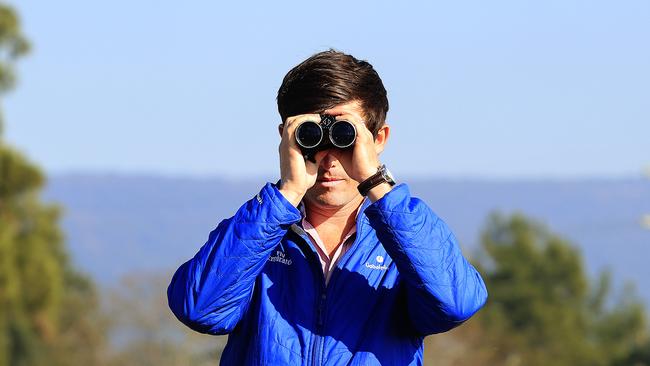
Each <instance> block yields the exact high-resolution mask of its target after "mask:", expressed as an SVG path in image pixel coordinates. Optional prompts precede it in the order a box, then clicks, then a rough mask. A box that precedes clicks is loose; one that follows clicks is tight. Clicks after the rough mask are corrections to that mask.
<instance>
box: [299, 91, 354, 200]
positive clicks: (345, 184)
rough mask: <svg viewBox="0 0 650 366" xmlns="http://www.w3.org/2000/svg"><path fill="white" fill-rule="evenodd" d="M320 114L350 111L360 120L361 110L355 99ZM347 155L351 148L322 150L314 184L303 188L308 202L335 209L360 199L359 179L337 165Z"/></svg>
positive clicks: (339, 164)
mask: <svg viewBox="0 0 650 366" xmlns="http://www.w3.org/2000/svg"><path fill="white" fill-rule="evenodd" d="M322 114H329V115H332V116H340V115H344V114H350V115H353V116H355V117H356V118H357V119H358V120H360V121H361V120H363V110H362V108H361V105H360V104H359V103H358V102H349V103H345V104H339V105H337V106H336V107H334V108H331V109H328V110H326V111H324V112H323V113H322ZM348 155H349V156H348ZM351 155H352V149H345V150H341V149H337V148H331V149H328V150H325V156H324V157H323V159H322V160H321V161H320V164H319V165H318V176H317V178H316V184H314V186H313V187H311V188H310V189H309V190H308V191H307V193H306V194H305V197H304V200H305V201H306V203H307V204H308V205H316V206H319V207H324V208H336V207H343V206H345V205H348V204H354V203H355V202H356V201H359V200H361V195H360V194H359V191H358V189H357V186H358V185H359V183H360V182H357V181H355V180H353V179H352V178H350V177H349V176H348V175H347V173H346V172H345V169H343V166H342V165H341V159H346V158H347V159H346V161H350V160H351V159H350V157H351Z"/></svg>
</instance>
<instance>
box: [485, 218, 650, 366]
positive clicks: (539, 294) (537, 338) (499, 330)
mask: <svg viewBox="0 0 650 366" xmlns="http://www.w3.org/2000/svg"><path fill="white" fill-rule="evenodd" d="M482 250H483V252H482V255H481V257H480V258H479V261H478V263H479V266H478V267H479V270H480V271H481V273H482V274H483V276H484V278H485V281H486V284H487V287H488V291H489V293H490V300H489V302H488V305H487V306H486V308H485V309H484V311H483V312H482V313H481V314H480V316H479V317H478V319H480V322H481V326H482V332H483V336H484V337H483V338H482V339H481V344H482V346H483V348H487V349H488V350H489V351H488V352H487V353H486V354H484V355H483V357H484V358H485V359H486V360H484V362H486V363H489V364H503V365H610V364H613V363H614V362H616V360H619V359H623V358H625V357H627V355H629V354H630V353H631V352H632V350H634V349H635V348H636V347H638V346H639V345H640V344H641V343H640V342H642V341H643V340H645V339H647V328H646V322H645V314H644V308H643V306H642V304H641V302H640V301H639V300H638V299H637V298H636V296H635V295H634V292H633V291H632V290H631V289H628V290H626V291H625V292H624V293H623V294H622V295H621V296H620V298H619V299H618V300H616V299H611V296H610V295H611V291H610V283H611V279H610V275H609V273H607V272H605V273H603V274H602V275H601V276H600V278H599V280H598V281H597V283H596V284H595V285H590V283H589V280H588V278H587V275H586V274H585V271H584V268H583V263H582V258H581V255H580V253H579V252H578V251H577V249H575V248H574V247H573V246H572V245H571V244H570V243H569V242H568V241H566V240H565V239H562V238H560V237H559V236H557V235H555V234H553V233H551V232H549V231H548V230H547V229H546V228H545V227H543V226H542V225H541V224H539V223H536V222H533V221H531V220H529V219H527V218H525V217H524V216H523V215H521V214H514V215H512V216H511V217H509V218H505V217H503V216H501V215H499V214H493V215H491V216H490V218H489V219H488V224H487V227H486V229H485V230H484V232H483V234H482ZM608 304H609V306H608Z"/></svg>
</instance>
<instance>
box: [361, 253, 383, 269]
mask: <svg viewBox="0 0 650 366" xmlns="http://www.w3.org/2000/svg"><path fill="white" fill-rule="evenodd" d="M375 261H376V263H368V262H366V268H370V269H377V270H380V271H385V270H387V269H388V266H386V265H384V264H383V263H384V257H383V256H381V255H378V256H377V257H376V258H375Z"/></svg>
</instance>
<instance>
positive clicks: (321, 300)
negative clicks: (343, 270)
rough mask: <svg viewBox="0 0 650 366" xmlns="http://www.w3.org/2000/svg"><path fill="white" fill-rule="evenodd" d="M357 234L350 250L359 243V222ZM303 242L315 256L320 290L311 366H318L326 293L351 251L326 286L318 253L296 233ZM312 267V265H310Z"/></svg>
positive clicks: (339, 264)
mask: <svg viewBox="0 0 650 366" xmlns="http://www.w3.org/2000/svg"><path fill="white" fill-rule="evenodd" d="M356 225H357V232H356V234H355V238H354V243H353V244H352V246H351V247H350V249H352V248H353V247H354V245H355V244H357V242H358V241H359V238H360V237H361V236H360V235H359V234H360V233H361V230H360V229H361V226H362V225H361V222H360V221H357V223H356ZM296 234H297V235H298V236H299V237H300V238H301V239H302V240H303V241H304V242H305V244H307V247H308V248H309V252H310V253H311V254H310V255H312V256H316V261H314V260H312V262H315V264H316V267H317V268H315V270H316V272H317V273H318V275H317V276H316V277H317V280H316V282H317V283H316V288H318V289H320V290H319V294H318V297H317V299H318V300H317V301H318V305H317V314H316V332H315V333H314V341H313V342H312V353H311V355H312V365H313V366H318V365H319V364H322V360H321V357H320V356H321V353H322V348H323V345H324V342H325V337H323V336H321V335H320V333H322V331H323V329H324V328H325V305H326V302H327V293H328V292H329V288H330V285H331V284H332V283H333V282H334V277H336V275H337V274H338V272H340V271H339V270H337V269H338V268H339V267H340V266H341V265H342V263H344V259H347V258H348V257H349V256H350V255H352V253H351V252H352V250H348V251H347V252H345V254H344V255H343V257H341V258H340V259H339V261H338V263H337V264H336V267H335V268H334V269H333V270H334V272H333V273H332V277H330V281H329V282H328V283H327V284H326V283H325V275H324V274H323V268H322V266H321V264H320V258H319V257H318V253H316V252H314V251H313V250H311V246H310V245H309V243H310V242H311V239H310V238H309V237H307V236H303V235H302V234H299V233H296ZM312 266H313V265H312Z"/></svg>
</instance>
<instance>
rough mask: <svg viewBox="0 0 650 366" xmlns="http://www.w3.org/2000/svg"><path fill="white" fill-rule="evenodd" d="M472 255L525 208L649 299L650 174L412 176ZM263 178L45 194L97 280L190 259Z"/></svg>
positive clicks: (54, 186)
mask: <svg viewBox="0 0 650 366" xmlns="http://www.w3.org/2000/svg"><path fill="white" fill-rule="evenodd" d="M407 182H408V184H409V186H410V187H411V192H412V194H413V195H415V196H418V197H420V198H422V199H424V200H425V201H426V202H427V203H428V204H429V205H430V207H432V208H433V210H434V211H435V212H436V213H437V214H438V215H439V216H441V217H442V218H443V219H444V220H445V221H446V222H447V223H448V224H449V225H450V226H451V228H452V229H453V230H454V232H455V233H456V235H457V237H458V238H459V240H460V242H461V245H462V246H463V248H464V251H465V252H466V253H467V254H470V255H471V253H472V251H473V249H475V248H476V247H477V245H478V242H479V238H478V236H479V232H480V230H481V228H482V226H483V224H484V222H485V218H486V216H487V215H488V213H489V212H491V211H493V210H500V211H501V212H504V213H510V212H513V211H521V212H523V213H525V214H526V215H528V216H530V217H532V218H535V219H537V220H539V221H542V222H544V223H546V224H547V225H548V226H549V227H550V228H551V229H552V230H553V231H555V232H557V233H560V234H561V235H563V236H564V237H567V238H569V239H570V240H572V241H573V242H574V243H575V245H576V246H578V247H579V248H580V249H581V251H582V253H583V255H584V258H585V261H586V264H587V269H588V271H589V272H590V273H591V274H592V275H593V274H594V273H596V272H597V271H599V270H601V269H604V268H606V267H609V268H611V269H612V270H613V273H614V276H615V279H616V280H617V281H618V282H619V283H620V282H621V281H633V282H634V283H636V285H637V289H638V291H639V293H640V294H641V296H642V298H643V299H644V300H645V301H646V303H647V304H650V279H648V274H649V273H650V272H649V271H648V260H649V259H650V230H644V229H643V228H641V226H640V217H641V215H642V214H643V213H644V212H646V213H650V181H648V180H643V179H641V178H628V179H588V180H557V181H551V180H549V181H484V180H444V179H435V180H412V181H407ZM264 183H265V179H260V180H257V181H254V180H248V181H232V180H223V179H218V178H214V179H195V178H169V177H157V176H127V175H78V174H77V175H56V176H53V177H51V178H50V182H49V185H48V187H47V189H46V192H45V194H44V196H45V197H44V198H45V199H47V200H49V201H55V202H58V203H60V204H61V205H62V206H64V208H65V216H64V220H63V226H64V230H65V232H66V235H67V239H68V244H69V247H70V249H71V252H72V259H73V261H74V262H75V263H76V264H77V265H78V266H79V267H81V268H82V269H83V270H85V271H87V272H88V273H90V274H91V275H92V276H94V278H95V279H96V280H98V281H99V282H101V283H103V284H111V283H114V282H116V280H117V279H118V278H119V277H120V276H122V275H124V274H126V273H128V272H132V271H136V270H138V271H141V270H146V271H169V270H173V269H175V268H176V267H177V266H178V265H180V264H181V263H182V262H184V261H185V260H187V259H189V258H190V257H191V256H193V255H194V254H195V253H196V252H197V250H198V249H199V248H200V246H201V245H203V243H204V242H205V240H206V239H207V236H208V233H209V232H210V231H211V230H212V229H213V228H214V227H215V226H216V224H217V223H218V222H219V221H221V220H222V219H223V218H226V217H229V216H232V214H233V213H234V212H235V211H236V210H237V208H238V207H239V206H240V205H241V204H242V203H243V202H244V201H245V200H247V199H250V198H252V197H253V196H254V195H255V194H256V193H257V192H258V191H259V189H260V188H261V187H262V185H263V184H264Z"/></svg>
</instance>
